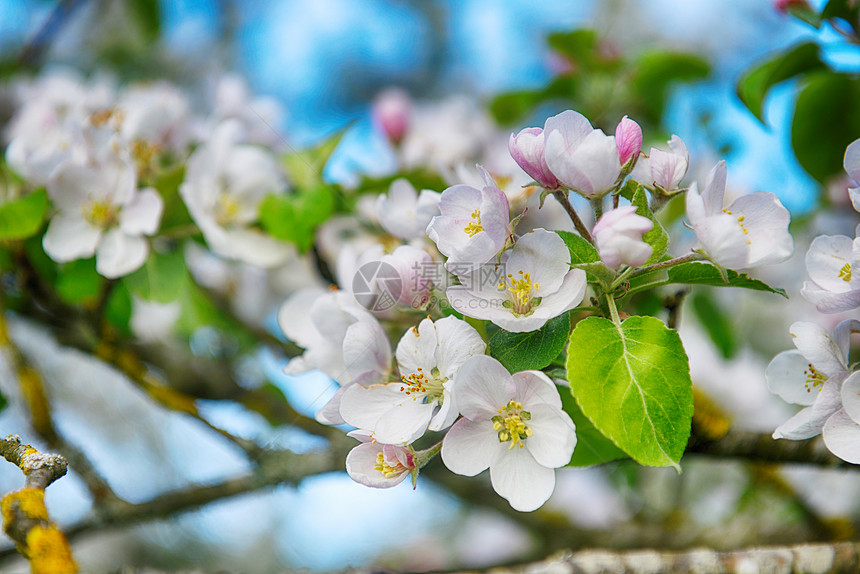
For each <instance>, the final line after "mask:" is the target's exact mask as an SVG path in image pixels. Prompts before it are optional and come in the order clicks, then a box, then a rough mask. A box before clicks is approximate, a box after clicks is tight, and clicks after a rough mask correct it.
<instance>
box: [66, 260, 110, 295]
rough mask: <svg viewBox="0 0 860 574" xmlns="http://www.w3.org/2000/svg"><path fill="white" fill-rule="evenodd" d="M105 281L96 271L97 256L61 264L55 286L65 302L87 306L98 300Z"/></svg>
mask: <svg viewBox="0 0 860 574" xmlns="http://www.w3.org/2000/svg"><path fill="white" fill-rule="evenodd" d="M104 281H105V280H104V277H102V276H101V275H99V273H98V271H96V260H95V257H91V258H89V259H78V260H76V261H70V262H69V263H64V264H63V265H62V266H60V270H59V271H58V273H57V283H56V285H55V287H56V289H57V295H59V296H60V299H62V300H63V301H64V302H66V303H69V304H72V305H83V306H85V307H87V306H91V305H94V304H95V303H97V302H98V299H99V295H100V294H101V291H102V286H103V285H104Z"/></svg>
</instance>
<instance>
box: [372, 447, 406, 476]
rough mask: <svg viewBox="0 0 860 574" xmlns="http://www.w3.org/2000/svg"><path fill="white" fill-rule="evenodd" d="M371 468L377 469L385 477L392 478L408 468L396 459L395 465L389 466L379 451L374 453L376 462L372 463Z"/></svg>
mask: <svg viewBox="0 0 860 574" xmlns="http://www.w3.org/2000/svg"><path fill="white" fill-rule="evenodd" d="M373 470H378V471H379V472H381V473H382V476H384V477H385V478H394V477H395V476H397V475H398V474H400V473H402V472H405V471H406V470H408V469H407V468H406V467H405V466H403V465H402V464H401V463H400V461H397V466H391V465H390V464H388V463H387V462H386V461H385V456H384V455H383V454H382V453H381V452H380V453H377V454H376V464H375V465H373Z"/></svg>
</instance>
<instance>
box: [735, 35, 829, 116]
mask: <svg viewBox="0 0 860 574" xmlns="http://www.w3.org/2000/svg"><path fill="white" fill-rule="evenodd" d="M823 68H826V65H825V64H824V62H822V61H821V58H820V57H819V55H818V45H817V44H815V43H814V42H805V43H803V44H800V45H798V46H795V47H794V48H792V49H791V50H789V51H787V52H784V53H782V54H780V55H778V56H776V57H774V58H771V59H770V60H768V61H767V62H764V63H763V64H760V65H759V66H757V67H756V68H753V69H751V70H750V71H748V72H746V73H745V74H744V75H743V77H741V79H740V81H739V82H738V85H737V92H738V97H739V98H740V99H741V101H742V102H743V103H744V105H746V107H747V108H748V109H749V111H751V112H752V114H753V115H754V116H755V117H757V118H758V119H759V121H761V122H764V118H763V117H762V113H763V107H764V100H765V98H766V97H767V94H768V92H769V91H770V89H771V88H772V87H773V86H775V85H776V84H779V83H780V82H784V81H785V80H788V79H789V78H793V77H795V76H798V75H800V74H805V73H807V72H810V71H813V70H818V69H823Z"/></svg>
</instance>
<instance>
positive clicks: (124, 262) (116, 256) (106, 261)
mask: <svg viewBox="0 0 860 574" xmlns="http://www.w3.org/2000/svg"><path fill="white" fill-rule="evenodd" d="M148 256H149V242H148V241H147V240H146V239H144V238H143V237H140V236H139V235H135V236H132V235H126V234H125V233H124V232H123V231H122V230H120V229H119V228H114V229H111V230H110V231H108V232H107V233H105V234H104V236H103V237H102V239H101V241H100V242H99V246H98V248H97V249H96V271H98V272H99V273H100V274H101V275H103V276H105V277H107V278H108V279H115V278H117V277H122V276H123V275H128V274H129V273H131V272H132V271H135V270H137V269H139V268H140V267H141V266H142V265H143V264H144V263H145V262H146V258H147V257H148Z"/></svg>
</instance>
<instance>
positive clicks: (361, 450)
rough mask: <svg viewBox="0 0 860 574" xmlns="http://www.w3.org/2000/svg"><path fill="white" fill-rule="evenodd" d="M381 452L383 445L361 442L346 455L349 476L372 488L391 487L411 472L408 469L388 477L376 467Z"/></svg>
mask: <svg viewBox="0 0 860 574" xmlns="http://www.w3.org/2000/svg"><path fill="white" fill-rule="evenodd" d="M380 452H382V445H379V444H372V443H364V444H360V445H358V446H357V447H355V448H354V449H352V450H351V451H349V454H348V455H346V472H347V474H349V477H350V478H352V479H353V480H354V481H355V482H357V483H359V484H363V485H365V486H369V487H371V488H391V487H392V486H397V485H398V484H400V483H401V482H403V479H405V478H406V476H407V475H408V474H409V471H408V470H406V469H404V470H403V472H400V473H398V474H397V475H395V476H393V477H391V478H386V477H385V475H384V474H382V473H381V472H380V471H378V470H376V469H375V468H374V467H375V466H376V464H377V462H376V461H377V457H378V455H379V453H380Z"/></svg>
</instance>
